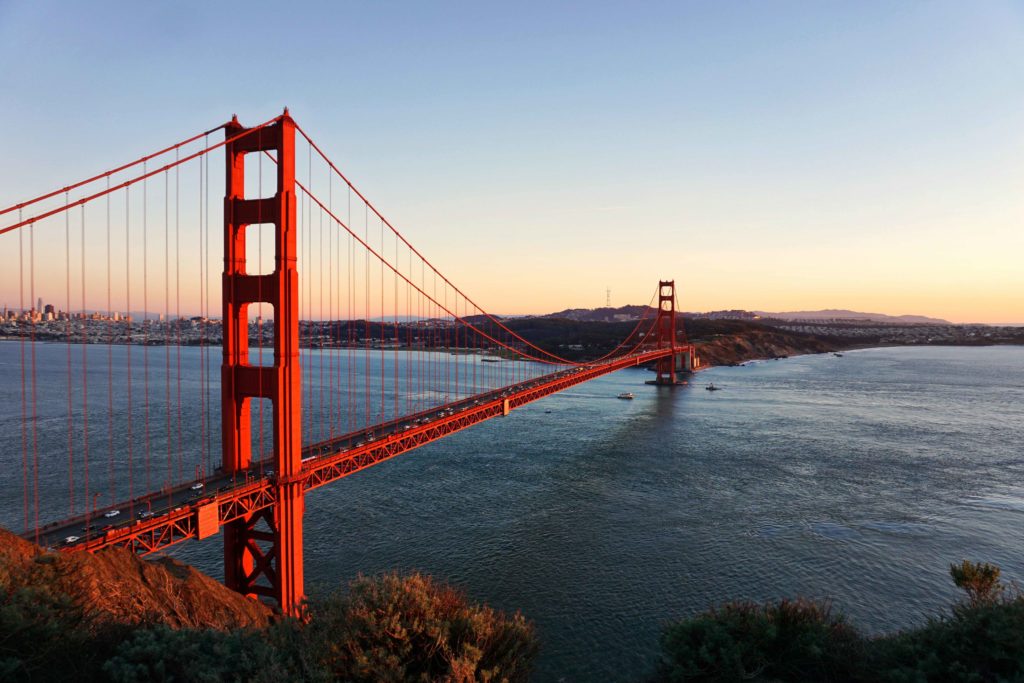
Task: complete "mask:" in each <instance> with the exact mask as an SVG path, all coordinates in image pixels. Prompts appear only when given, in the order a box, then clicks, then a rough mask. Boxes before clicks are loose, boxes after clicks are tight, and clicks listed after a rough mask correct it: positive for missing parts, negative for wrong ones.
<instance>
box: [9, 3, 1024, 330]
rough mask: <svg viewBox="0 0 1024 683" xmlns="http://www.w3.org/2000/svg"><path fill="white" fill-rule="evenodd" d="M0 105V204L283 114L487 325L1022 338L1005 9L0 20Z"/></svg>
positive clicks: (378, 12)
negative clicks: (959, 327)
mask: <svg viewBox="0 0 1024 683" xmlns="http://www.w3.org/2000/svg"><path fill="white" fill-rule="evenodd" d="M210 4H212V3H210ZM0 86H2V88H3V92H4V93H5V97H4V106H3V107H2V108H0V125H2V126H3V129H4V130H5V131H7V133H6V134H5V135H4V136H3V141H2V143H0V157H2V158H3V159H4V162H3V163H2V164H0V204H3V205H8V204H11V203H14V202H16V201H18V200H20V199H23V198H25V197H27V196H29V195H33V194H36V193H38V192H42V191H45V190H48V189H51V188H53V187H57V186H60V185H63V184H64V183H66V182H69V181H72V180H74V179H77V178H79V177H82V176H85V175H88V174H90V173H92V172H95V171H97V170H99V169H102V168H105V167H107V166H110V165H111V164H113V163H116V162H119V161H122V160H125V159H128V158H129V157H132V156H134V155H136V154H140V153H143V152H146V151H148V150H150V149H152V148H155V147H157V146H159V145H161V144H164V143H167V142H170V141H173V140H176V139H180V138H181V137H183V136H185V135H188V134H191V133H193V132H198V131H200V130H203V129H205V128H208V127H211V126H213V125H216V124H218V123H220V122H222V121H223V120H225V119H226V118H228V117H229V116H230V115H231V114H232V113H237V114H238V115H239V117H240V118H241V119H242V120H243V122H247V123H251V122H256V121H258V120H263V119H266V118H269V117H270V116H273V115H275V114H277V113H278V112H279V111H280V109H281V107H282V106H284V105H287V106H289V107H290V108H291V111H292V113H293V115H294V116H295V117H296V119H297V120H299V122H300V123H301V124H302V125H303V126H304V128H305V129H306V130H308V131H309V132H310V133H311V134H312V135H313V136H314V137H315V138H316V139H317V140H318V142H319V143H320V144H321V146H322V147H324V148H325V150H327V151H328V153H329V154H330V155H331V156H332V157H333V158H334V159H335V160H336V161H337V162H338V163H339V164H340V165H341V166H342V168H343V170H345V172H346V173H347V174H348V175H349V177H351V178H352V179H353V180H354V181H355V182H356V184H357V185H359V186H360V187H361V188H362V189H363V191H364V192H366V193H367V194H368V195H369V197H370V198H371V199H372V200H374V202H375V203H376V205H377V206H378V207H380V208H381V209H382V211H383V212H384V213H385V214H386V215H388V216H389V217H390V218H391V219H392V221H393V222H394V223H395V224H396V225H397V226H398V227H399V228H400V229H402V230H403V231H404V232H405V233H406V235H407V236H408V237H409V239H410V240H411V241H412V242H413V243H414V244H416V245H417V247H418V248H420V249H421V250H422V251H423V252H424V253H425V254H426V255H427V256H428V257H430V258H432V259H433V260H434V262H435V263H436V264H437V265H438V266H439V267H440V268H441V270H442V271H444V272H446V273H447V274H449V276H450V277H451V278H452V279H453V280H454V281H455V282H456V283H458V284H459V285H460V286H462V287H463V288H464V289H465V290H466V291H467V292H469V293H470V294H471V295H473V296H475V297H476V298H477V299H478V300H479V301H480V302H481V303H482V304H484V305H485V306H486V307H487V308H489V309H492V310H495V311H498V312H509V313H524V312H541V311H547V310H553V309H558V308H565V307H575V306H597V305H602V304H603V303H604V298H605V288H606V287H610V288H611V289H612V298H613V303H616V304H625V303H641V302H644V301H646V300H647V298H648V296H649V293H650V291H651V290H652V289H653V285H654V284H655V281H656V280H657V279H658V278H659V277H662V278H665V277H674V278H676V279H677V280H678V281H679V283H680V291H681V294H682V297H683V300H682V302H681V305H682V307H683V308H684V309H687V310H710V309H716V308H747V309H765V310H791V309H798V308H803V309H807V308H823V307H842V308H855V309H860V310H867V309H870V310H874V311H880V312H887V313H897V314H898V313H923V314H930V315H937V316H940V317H946V318H949V319H954V320H959V321H968V320H981V321H987V322H1000V321H1024V295H1022V293H1024V275H1022V272H1024V268H1022V267H1021V266H1020V263H1021V257H1022V256H1024V230H1022V227H1024V226H1022V220H1021V219H1022V216H1024V214H1022V209H1024V202H1022V200H1021V190H1022V188H1024V164H1022V161H1021V160H1022V159H1024V154H1022V152H1024V129H1022V122H1024V5H1022V4H1021V3H1009V2H972V3H963V2H928V3H923V2H921V3H911V2H908V3H892V2H887V3H872V2H857V3H839V2H834V3H833V2H803V3H795V2H772V3H762V2H741V3H684V2H672V3H645V4H639V3H577V4H569V3H514V4H512V3H502V4H499V3H468V2H466V3H412V2H409V3H350V2H331V3H279V4H269V3H238V4H235V5H233V6H231V5H229V4H227V3H224V4H219V5H218V6H217V7H209V6H207V3H190V2H178V3H127V2H123V3H121V2H105V3H73V2H64V3H56V2H21V3H16V2H4V1H2V0H0Z"/></svg>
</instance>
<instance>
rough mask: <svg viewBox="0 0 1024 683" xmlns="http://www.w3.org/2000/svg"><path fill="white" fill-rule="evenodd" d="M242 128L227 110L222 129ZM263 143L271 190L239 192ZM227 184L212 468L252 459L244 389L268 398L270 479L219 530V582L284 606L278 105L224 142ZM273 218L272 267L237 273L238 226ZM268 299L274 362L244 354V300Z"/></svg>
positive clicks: (289, 352)
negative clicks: (259, 125)
mask: <svg viewBox="0 0 1024 683" xmlns="http://www.w3.org/2000/svg"><path fill="white" fill-rule="evenodd" d="M243 130H244V129H243V128H242V126H241V125H240V124H239V123H238V121H237V119H235V120H232V121H231V123H229V124H228V125H227V127H226V135H227V137H228V138H229V139H230V138H234V137H238V134H239V133H241V132H242V131H243ZM265 151H273V152H274V153H275V156H276V158H277V160H278V163H277V191H276V193H275V194H274V196H272V197H257V198H254V199H249V198H246V197H245V155H246V154H249V153H260V154H261V153H263V152H265ZM225 157H226V161H227V164H226V165H227V169H226V171H227V188H226V197H225V199H224V364H223V366H222V372H221V395H222V401H223V403H222V411H221V419H222V434H223V456H222V457H223V460H222V467H223V468H224V471H225V472H226V473H228V474H232V473H235V472H241V471H244V470H246V469H248V468H249V466H250V464H251V461H252V453H251V452H250V451H251V446H250V444H251V443H252V435H251V431H252V422H251V415H250V412H251V411H250V405H251V402H252V399H253V398H263V399H269V400H270V402H271V405H272V416H273V417H272V423H273V435H272V437H271V438H272V450H273V456H274V468H275V471H276V472H277V473H278V477H277V478H276V480H275V484H274V487H275V490H274V499H275V505H274V508H273V514H266V513H265V512H264V510H263V509H258V510H255V511H252V512H249V513H246V514H242V515H240V516H238V517H236V518H234V519H233V520H232V521H231V522H229V523H227V524H226V526H225V529H224V581H225V583H226V584H227V585H228V586H229V587H230V588H233V589H234V590H237V591H239V592H240V593H243V594H245V595H251V596H256V595H262V596H268V597H271V598H273V599H274V600H276V601H277V604H278V605H279V606H280V608H281V610H282V611H283V612H284V613H286V614H292V613H294V612H295V611H296V610H297V609H298V608H299V605H300V603H301V601H302V597H303V588H302V513H303V488H302V486H301V484H300V483H299V482H298V481H295V480H294V475H296V474H297V473H298V472H299V468H300V467H301V464H302V455H301V452H302V441H301V439H302V422H301V420H302V414H301V410H300V399H301V395H302V394H301V386H300V384H299V382H300V378H301V372H300V370H299V303H298V296H299V294H298V271H297V269H296V260H297V249H296V232H297V229H296V220H295V218H296V207H295V122H294V121H292V119H291V117H290V116H288V112H287V111H285V114H284V116H282V117H281V118H280V120H278V121H277V123H275V124H274V125H272V126H268V127H266V128H265V129H263V130H260V131H259V132H257V133H256V134H254V135H247V136H244V137H240V138H238V139H236V140H234V141H233V142H230V143H228V145H227V146H226V148H225ZM258 224H273V225H274V271H273V272H272V273H270V274H266V275H259V274H249V273H247V272H246V227H247V226H249V225H258ZM260 302H264V303H268V304H270V305H271V306H273V309H274V315H275V320H274V322H275V324H274V364H273V365H272V366H269V367H253V366H252V365H250V363H249V343H248V339H249V316H248V308H249V306H250V305H251V304H256V303H260ZM259 522H263V523H264V524H265V525H266V528H264V529H261V528H259V527H258V526H257V524H258V523H259Z"/></svg>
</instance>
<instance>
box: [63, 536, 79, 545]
mask: <svg viewBox="0 0 1024 683" xmlns="http://www.w3.org/2000/svg"><path fill="white" fill-rule="evenodd" d="M77 542H78V536H68V537H67V538H65V539H64V545H71V544H72V543H77Z"/></svg>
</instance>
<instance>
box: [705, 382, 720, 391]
mask: <svg viewBox="0 0 1024 683" xmlns="http://www.w3.org/2000/svg"><path fill="white" fill-rule="evenodd" d="M704 388H705V389H707V390H708V391H721V390H722V387H716V386H715V383H714V382H712V383H711V384H709V385H707V386H706V387H704Z"/></svg>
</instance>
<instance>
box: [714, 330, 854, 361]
mask: <svg viewBox="0 0 1024 683" xmlns="http://www.w3.org/2000/svg"><path fill="white" fill-rule="evenodd" d="M694 343H695V345H696V346H697V355H698V356H699V357H700V359H701V363H702V364H703V365H705V366H709V365H735V364H737V363H742V362H744V361H748V360H757V359H761V358H782V357H783V356H798V355H801V354H804V353H826V352H828V351H835V350H836V349H837V348H839V347H838V346H836V345H835V344H832V343H830V342H826V341H823V340H821V339H817V338H815V337H807V336H798V335H794V334H789V333H786V332H775V331H772V330H770V329H750V330H745V331H743V332H740V333H736V334H719V335H715V336H713V337H710V338H707V339H703V340H694Z"/></svg>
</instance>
